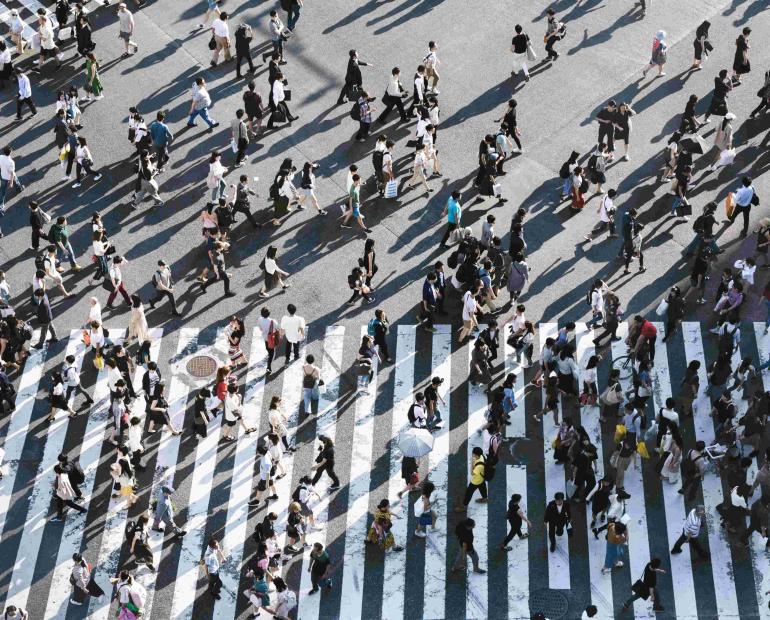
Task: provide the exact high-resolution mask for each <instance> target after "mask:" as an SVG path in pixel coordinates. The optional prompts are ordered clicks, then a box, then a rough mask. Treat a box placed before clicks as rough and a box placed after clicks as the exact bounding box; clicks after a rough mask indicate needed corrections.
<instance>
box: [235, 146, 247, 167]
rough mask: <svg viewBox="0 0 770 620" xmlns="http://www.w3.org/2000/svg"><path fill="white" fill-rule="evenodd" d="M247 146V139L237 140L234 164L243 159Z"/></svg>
mask: <svg viewBox="0 0 770 620" xmlns="http://www.w3.org/2000/svg"><path fill="white" fill-rule="evenodd" d="M247 148H249V142H248V140H238V151H237V152H236V153H235V163H236V164H240V163H241V162H242V161H243V160H244V158H245V157H246V149H247Z"/></svg>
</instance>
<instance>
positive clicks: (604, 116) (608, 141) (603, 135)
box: [588, 99, 620, 169]
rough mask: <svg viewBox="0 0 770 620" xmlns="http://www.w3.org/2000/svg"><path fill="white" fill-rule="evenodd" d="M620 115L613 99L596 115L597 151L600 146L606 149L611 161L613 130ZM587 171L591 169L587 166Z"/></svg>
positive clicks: (613, 141) (612, 156)
mask: <svg viewBox="0 0 770 620" xmlns="http://www.w3.org/2000/svg"><path fill="white" fill-rule="evenodd" d="M619 120H620V115H619V114H618V104H617V103H615V100H614V99H610V100H609V101H608V102H607V105H606V106H605V107H603V108H602V109H601V110H599V112H598V113H597V115H596V121H597V122H598V123H599V137H598V139H597V143H598V145H599V149H600V150H603V149H601V147H602V145H605V146H606V147H607V152H608V159H609V160H610V161H612V159H613V158H614V157H615V156H614V154H613V153H614V151H615V129H616V127H617V126H618V121H619ZM588 167H589V169H590V168H591V166H590V164H589V166H588Z"/></svg>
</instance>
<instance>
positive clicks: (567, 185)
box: [561, 177, 572, 196]
mask: <svg viewBox="0 0 770 620" xmlns="http://www.w3.org/2000/svg"><path fill="white" fill-rule="evenodd" d="M571 189H572V178H571V177H567V178H566V179H564V183H562V185H561V193H562V194H564V195H565V196H569V192H570V190H571Z"/></svg>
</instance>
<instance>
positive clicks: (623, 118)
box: [615, 102, 636, 161]
mask: <svg viewBox="0 0 770 620" xmlns="http://www.w3.org/2000/svg"><path fill="white" fill-rule="evenodd" d="M635 114H636V112H635V111H634V109H633V108H632V107H631V106H630V105H629V104H627V103H625V102H623V103H621V104H620V107H618V111H617V115H616V120H617V124H616V125H615V140H623V160H624V161H628V160H629V159H630V157H629V156H628V147H629V145H630V143H631V142H630V140H631V130H632V129H633V127H632V124H631V117H632V116H634V115H635Z"/></svg>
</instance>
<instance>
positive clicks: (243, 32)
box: [235, 21, 254, 80]
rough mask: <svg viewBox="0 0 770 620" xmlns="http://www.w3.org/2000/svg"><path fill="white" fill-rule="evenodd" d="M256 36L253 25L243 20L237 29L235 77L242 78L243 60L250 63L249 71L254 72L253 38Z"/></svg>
mask: <svg viewBox="0 0 770 620" xmlns="http://www.w3.org/2000/svg"><path fill="white" fill-rule="evenodd" d="M253 38H254V34H253V33H252V30H251V26H249V25H248V24H247V23H246V22H244V21H242V22H241V23H240V24H238V27H237V28H236V29H235V77H236V78H237V79H239V80H240V79H241V62H243V61H244V60H246V62H248V63H249V73H254V61H253V60H252V59H251V40H252V39H253Z"/></svg>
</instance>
